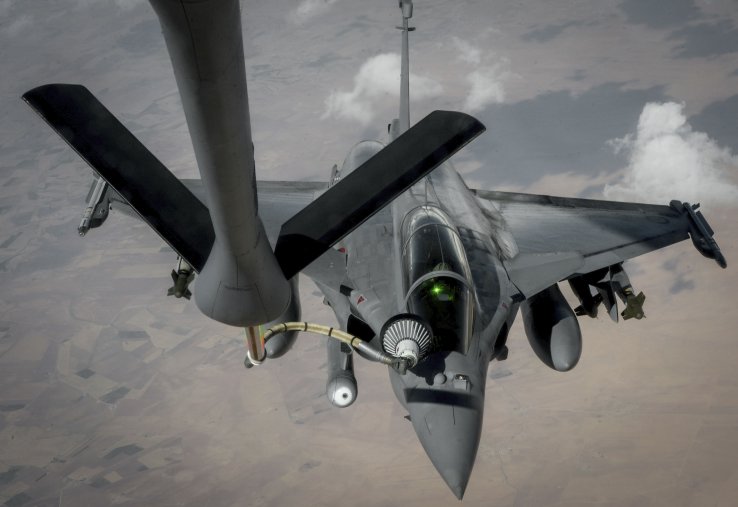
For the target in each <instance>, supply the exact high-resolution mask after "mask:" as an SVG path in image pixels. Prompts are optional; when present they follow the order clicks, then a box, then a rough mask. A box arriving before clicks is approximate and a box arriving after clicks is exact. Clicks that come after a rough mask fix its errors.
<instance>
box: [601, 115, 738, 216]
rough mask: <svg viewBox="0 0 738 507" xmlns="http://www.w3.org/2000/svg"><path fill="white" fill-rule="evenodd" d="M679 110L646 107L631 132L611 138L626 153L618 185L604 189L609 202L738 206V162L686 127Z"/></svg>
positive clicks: (728, 152)
mask: <svg viewBox="0 0 738 507" xmlns="http://www.w3.org/2000/svg"><path fill="white" fill-rule="evenodd" d="M683 108H684V105H683V104H676V103H674V102H667V103H664V104H660V103H648V104H646V105H645V106H644V108H643V111H642V112H641V116H640V118H639V119H638V127H637V131H636V132H635V133H631V134H628V135H626V136H625V137H622V138H618V139H613V140H612V141H610V145H611V146H612V147H613V148H614V149H615V151H616V152H624V153H627V154H628V157H629V162H628V166H627V168H626V170H625V176H624V177H623V180H622V182H620V183H618V184H614V185H606V186H605V189H604V193H605V196H606V197H607V198H609V199H619V200H642V201H649V202H658V203H667V202H669V201H670V200H671V199H681V200H684V201H689V202H701V201H702V200H704V201H705V202H706V203H707V204H708V205H720V204H723V205H725V204H738V187H736V185H735V183H734V182H733V181H731V180H730V175H731V174H732V175H733V177H735V175H736V174H737V173H738V157H736V156H734V155H733V154H732V153H731V152H730V150H729V149H726V148H721V147H720V146H718V144H717V143H716V142H715V141H714V140H712V139H710V138H709V137H708V136H707V134H705V133H703V132H695V131H694V130H692V127H691V126H690V125H689V123H687V119H686V117H685V116H684V112H683Z"/></svg>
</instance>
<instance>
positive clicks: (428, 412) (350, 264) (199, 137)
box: [23, 0, 725, 498]
mask: <svg viewBox="0 0 738 507" xmlns="http://www.w3.org/2000/svg"><path fill="white" fill-rule="evenodd" d="M151 4H152V6H153V8H154V10H155V11H156V14H157V15H158V17H159V21H160V23H161V27H162V30H163V33H164V37H165V39H166V44H167V48H168V50H169V54H170V56H171V60H172V65H173V67H174V74H175V77H176V81H177V86H178V88H179V92H180V95H181V97H182V103H183V106H184V111H185V115H186V118H187V124H188V127H189V131H190V136H191V138H192V143H193V145H194V148H195V156H196V159H197V165H198V167H199V170H200V175H201V177H202V180H191V181H187V180H184V181H180V180H178V179H177V178H176V177H175V176H174V175H172V173H171V172H169V171H168V170H167V169H166V168H165V167H164V166H163V165H162V164H161V163H160V162H159V161H158V160H157V159H156V157H154V155H152V154H151V153H150V152H149V151H148V150H147V149H146V148H145V147H144V146H143V145H142V144H141V143H140V142H139V141H138V140H136V138H135V137H134V136H133V135H132V134H131V133H130V132H129V131H128V130H127V129H126V128H125V127H124V126H123V125H122V124H121V123H120V122H119V121H118V120H117V119H116V118H115V117H114V116H113V115H112V114H111V113H110V112H109V111H108V110H107V109H105V107H104V106H103V105H102V104H101V103H100V102H98V101H97V99H95V98H94V97H93V95H92V94H91V93H90V92H89V91H88V90H87V89H86V88H84V87H82V86H80V85H69V84H50V85H45V86H41V87H38V88H35V89H33V90H30V91H29V92H27V93H26V94H25V95H24V96H23V98H24V99H25V100H26V101H27V102H28V104H30V105H31V107H32V108H34V109H35V110H36V111H37V112H38V113H39V114H40V115H41V117H42V118H43V119H44V120H45V121H47V122H48V123H49V125H51V127H52V128H53V129H55V130H56V131H57V132H58V133H59V135H60V136H61V137H63V138H64V139H65V140H66V141H67V142H68V143H69V144H70V145H71V147H72V148H73V149H74V150H75V151H76V152H77V153H78V154H79V155H80V156H82V158H84V159H85V160H86V161H87V162H88V163H89V164H90V165H91V166H92V168H93V169H94V171H95V172H96V173H97V175H99V176H98V178H97V179H96V181H95V182H94V183H93V186H92V188H91V189H90V194H89V195H88V200H87V204H88V206H87V208H86V210H85V213H84V216H83V219H82V223H81V224H80V227H79V233H80V234H82V235H84V234H85V233H86V232H87V231H88V229H89V228H94V227H97V226H99V225H100V224H102V222H103V221H104V220H105V219H106V217H107V214H108V210H109V209H110V208H111V206H112V207H117V208H119V209H121V210H123V211H128V212H131V213H133V214H134V215H135V216H137V217H139V218H140V219H142V220H144V221H145V222H146V223H148V224H149V225H150V226H151V227H152V228H153V229H154V230H155V231H156V232H157V233H158V234H159V235H160V236H161V237H162V239H163V240H164V241H166V242H167V243H168V244H169V245H170V246H171V247H172V248H173V249H174V250H175V251H176V252H177V254H178V256H179V258H178V262H177V268H176V269H175V270H174V271H173V272H172V278H173V280H174V287H172V288H171V289H170V291H169V293H170V294H172V295H174V296H176V297H183V296H184V297H187V298H189V296H190V292H189V288H188V286H189V284H190V282H191V281H192V280H193V278H194V277H195V273H197V283H196V286H195V288H194V297H195V302H196V304H197V306H198V308H199V309H200V310H201V311H202V312H203V313H204V314H205V315H207V316H208V317H211V318H213V319H215V320H217V321H219V322H223V323H225V324H229V325H232V326H240V327H244V328H246V330H247V343H248V352H247V360H246V364H247V365H249V366H250V365H251V364H257V363H259V362H261V361H262V360H264V359H265V358H275V357H279V356H282V355H283V354H285V352H287V351H288V350H289V349H290V347H291V346H292V344H293V343H294V341H295V339H296V337H297V333H298V332H300V331H317V332H323V333H325V334H327V335H329V336H331V337H333V338H338V340H333V339H329V340H328V364H329V372H330V373H329V378H328V383H327V394H328V398H329V400H330V401H331V403H333V404H334V405H336V406H338V407H346V406H348V405H351V403H352V402H353V401H354V399H355V398H356V395H357V385H356V379H355V377H354V374H353V358H354V355H353V354H354V352H356V353H358V354H359V355H360V356H362V357H366V358H368V359H371V360H374V361H379V362H382V363H385V364H387V365H389V375H390V381H391V383H392V387H393V389H394V392H395V394H396V396H397V399H398V400H399V401H400V403H401V404H402V405H403V406H404V407H405V408H406V409H407V411H408V413H409V419H410V420H411V421H412V425H413V427H414V429H415V431H416V433H417V435H418V438H419V439H420V443H421V444H422V445H423V448H424V449H425V451H426V452H427V454H428V456H429V458H430V460H431V461H432V462H433V465H434V466H435V467H436V469H437V470H438V472H439V473H440V475H441V476H442V477H443V479H444V480H445V481H446V483H447V484H448V486H449V487H450V488H451V490H452V491H453V493H454V494H455V495H456V496H457V497H458V498H461V497H462V495H463V494H464V490H465V488H466V485H467V482H468V480H469V476H470V474H471V470H472V467H473V464H474V459H475V456H476V453H477V447H478V445H479V439H480V432H481V428H482V414H483V411H484V390H485V379H486V372H487V367H488V365H489V363H490V361H491V360H493V359H497V360H504V359H505V358H506V357H507V347H506V346H505V342H506V339H507V332H508V329H509V328H510V326H511V325H512V323H513V320H514V319H515V317H516V315H517V314H518V311H519V310H520V311H522V314H523V321H524V324H525V331H526V333H527V336H528V340H529V341H530V344H531V346H532V348H533V350H534V351H535V353H536V355H537V356H538V357H539V358H540V359H541V361H543V362H544V363H545V364H546V365H548V366H549V367H551V368H553V369H555V370H558V371H567V370H570V369H571V368H573V367H574V366H575V365H576V364H577V361H578V360H579V356H580V353H581V343H582V338H581V334H580V330H579V325H578V322H577V315H588V316H590V317H594V316H596V315H597V311H598V308H599V307H600V306H601V305H602V306H603V307H604V308H605V310H606V311H607V312H608V314H609V315H610V316H611V317H612V318H613V319H614V320H617V319H618V309H617V300H616V295H617V296H619V298H620V299H622V301H623V302H624V304H625V306H626V307H625V310H624V311H623V313H622V316H623V317H624V318H630V317H635V318H637V319H638V318H642V317H643V316H644V314H643V302H644V299H645V296H643V294H642V293H641V294H637V295H636V294H635V293H634V291H633V288H632V287H631V285H630V282H629V280H628V277H627V275H626V273H625V270H624V269H623V266H622V263H623V261H625V260H626V259H630V258H632V257H635V256H638V255H641V254H644V253H646V252H650V251H652V250H655V249H658V248H662V247H665V246H667V245H670V244H672V243H676V242H678V241H682V240H684V239H687V238H691V239H692V241H693V243H694V245H695V246H696V247H697V249H698V250H699V252H700V253H702V254H703V255H704V256H706V257H709V258H712V259H715V261H717V263H718V264H719V265H720V266H721V267H725V259H724V257H723V256H722V254H721V252H720V249H719V248H718V246H717V244H716V242H715V240H714V239H713V231H712V230H711V229H710V227H709V225H708V224H707V222H706V220H705V218H704V217H703V216H702V214H701V213H700V212H699V211H697V206H696V205H695V206H693V205H690V204H688V203H682V202H679V201H672V202H671V203H670V204H669V205H668V206H657V205H650V204H634V203H619V202H605V201H594V200H584V199H569V198H557V197H549V196H543V195H528V194H518V193H506V192H496V191H491V190H473V189H470V188H468V187H467V186H466V184H465V183H464V181H463V180H462V179H461V177H460V176H459V175H458V174H457V173H456V171H455V170H454V169H453V167H452V166H451V165H450V163H449V162H448V158H449V157H450V156H451V155H452V154H453V153H454V152H456V151H457V150H459V149H460V148H461V147H463V146H464V145H465V144H466V143H468V142H469V141H471V140H472V139H473V138H474V137H476V136H477V135H479V134H480V133H481V132H482V131H483V130H484V127H483V126H482V124H481V123H480V122H478V121H477V120H475V119H474V118H472V117H470V116H468V115H466V114H463V113H458V112H448V111H435V112H433V113H431V114H429V115H428V116H427V117H425V118H423V119H422V120H421V121H420V122H418V123H417V124H415V125H413V126H411V125H410V114H409V79H408V78H409V63H408V32H409V31H411V30H413V28H411V27H409V26H408V22H409V19H410V18H411V16H412V11H413V5H412V3H411V0H401V1H400V9H401V11H402V26H401V27H400V28H401V29H402V59H401V61H402V64H401V94H400V108H399V118H398V119H395V120H393V121H392V122H391V123H390V124H389V129H388V131H389V136H388V140H387V142H386V143H382V142H378V141H363V142H360V143H358V144H357V145H356V146H354V147H353V148H352V149H351V151H350V152H349V154H348V156H347V157H346V160H345V162H344V163H343V166H342V167H341V169H340V170H338V168H337V167H334V169H333V171H332V173H331V174H330V179H329V180H328V182H327V183H296V182H257V181H256V180H255V175H254V151H253V145H252V143H251V126H250V119H249V106H248V99H247V93H246V71H245V64H244V54H243V42H242V34H241V11H240V5H239V2H238V0H151ZM299 273H303V274H305V275H307V276H309V277H310V278H312V279H313V280H314V281H315V283H316V284H317V286H318V287H319V288H320V290H321V291H322V292H323V294H324V295H325V300H326V302H327V303H328V304H329V305H330V306H331V308H332V309H333V311H334V312H335V314H336V318H337V320H338V323H339V326H340V329H333V328H327V327H323V326H319V325H317V324H311V323H297V322H296V321H298V320H300V318H301V317H300V301H299V292H298V286H297V280H298V274H299ZM565 280H566V281H568V282H569V284H570V285H571V287H572V289H573V292H574V294H575V295H576V296H577V297H578V298H579V300H580V302H581V306H579V307H578V308H576V309H575V310H572V309H571V307H570V306H569V305H568V304H567V302H566V300H565V299H564V297H563V295H562V293H561V291H560V290H559V287H558V283H559V282H563V281H565ZM262 325H264V326H266V328H269V329H268V330H266V331H263V332H262V330H263V328H260V327H259V326H262ZM339 340H340V341H339Z"/></svg>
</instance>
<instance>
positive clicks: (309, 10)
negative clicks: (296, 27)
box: [290, 0, 338, 24]
mask: <svg viewBox="0 0 738 507" xmlns="http://www.w3.org/2000/svg"><path fill="white" fill-rule="evenodd" d="M336 2H338V0H302V2H300V5H298V6H297V8H296V9H295V10H294V11H292V13H291V14H290V17H291V18H292V20H293V21H294V22H295V23H298V24H299V23H304V22H305V21H307V20H308V19H310V18H312V17H314V16H317V15H318V14H320V13H321V12H324V11H326V10H328V8H329V7H330V6H331V5H333V4H334V3H336Z"/></svg>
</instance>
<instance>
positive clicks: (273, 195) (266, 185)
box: [181, 179, 346, 290]
mask: <svg viewBox="0 0 738 507" xmlns="http://www.w3.org/2000/svg"><path fill="white" fill-rule="evenodd" d="M181 181H182V183H183V184H184V186H185V187H187V189H188V190H189V191H190V192H192V194H193V195H195V197H197V198H198V199H199V200H200V201H201V202H202V203H203V204H207V202H206V198H205V188H204V187H203V184H202V180H199V179H183V180H181ZM327 189H328V183H325V182H303V181H257V182H256V192H257V195H258V204H259V211H258V214H259V217H260V218H261V221H262V223H263V224H264V230H265V231H266V233H267V237H268V238H269V243H270V244H271V245H272V248H274V246H275V245H276V244H277V239H278V238H279V233H280V230H281V227H282V224H284V223H285V222H286V221H287V220H289V219H290V218H292V217H293V216H295V215H296V214H297V213H298V212H300V211H302V210H303V209H304V208H305V206H307V205H308V204H310V203H311V202H313V201H314V200H315V198H316V197H318V196H319V195H320V194H322V193H323V192H325V190H327ZM303 273H304V274H305V275H307V276H309V277H310V278H312V279H313V280H316V281H319V282H321V283H323V284H325V285H327V286H329V287H333V288H335V289H336V290H338V287H339V286H340V285H341V283H342V281H343V277H344V276H345V273H346V259H345V256H344V254H342V253H340V252H338V251H336V250H334V249H329V250H327V251H326V252H325V253H324V254H323V255H321V256H320V257H319V258H318V259H316V260H315V261H314V262H313V263H312V264H310V265H309V266H308V267H306V268H305V269H304V270H303Z"/></svg>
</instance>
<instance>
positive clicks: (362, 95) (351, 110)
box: [323, 53, 443, 124]
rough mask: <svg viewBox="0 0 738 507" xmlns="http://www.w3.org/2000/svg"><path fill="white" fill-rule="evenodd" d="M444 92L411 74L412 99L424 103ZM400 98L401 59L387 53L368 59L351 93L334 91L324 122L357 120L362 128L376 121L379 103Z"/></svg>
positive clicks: (329, 100) (329, 98) (326, 102)
mask: <svg viewBox="0 0 738 507" xmlns="http://www.w3.org/2000/svg"><path fill="white" fill-rule="evenodd" d="M442 91H443V88H442V87H441V85H440V84H438V82H436V81H434V80H433V79H430V78H428V77H423V76H418V75H417V74H413V73H412V72H411V73H410V97H411V99H416V100H422V99H426V98H430V97H437V96H438V95H440V94H441V92H442ZM399 96H400V55H399V54H397V53H384V54H381V55H377V56H373V57H371V58H369V59H368V60H367V61H366V62H364V64H363V65H362V66H361V68H360V69H359V72H358V73H357V74H356V76H355V77H354V88H353V90H351V91H349V92H345V91H334V92H333V93H331V94H330V96H329V97H328V98H327V99H326V101H325V105H326V110H325V113H324V114H323V118H330V117H333V118H342V119H346V120H355V121H358V122H360V123H362V124H367V123H369V122H370V121H371V120H372V119H373V118H374V110H375V108H376V104H377V102H378V101H380V100H382V99H387V98H394V97H399Z"/></svg>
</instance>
